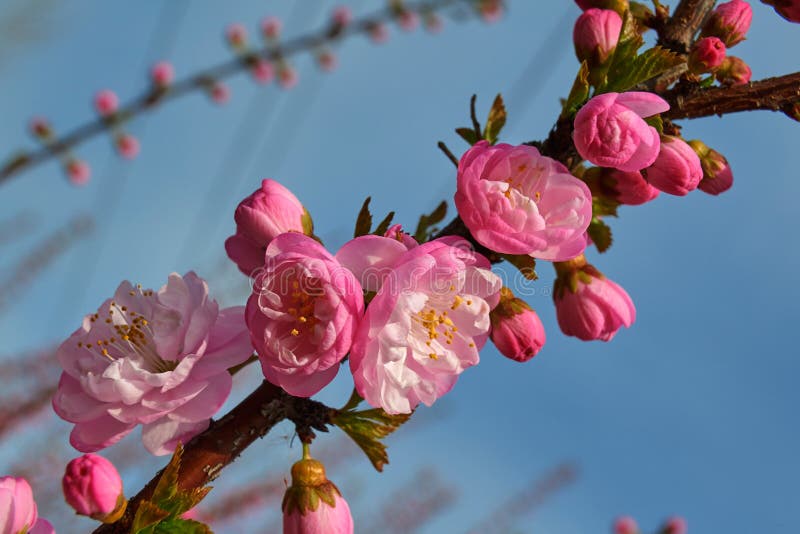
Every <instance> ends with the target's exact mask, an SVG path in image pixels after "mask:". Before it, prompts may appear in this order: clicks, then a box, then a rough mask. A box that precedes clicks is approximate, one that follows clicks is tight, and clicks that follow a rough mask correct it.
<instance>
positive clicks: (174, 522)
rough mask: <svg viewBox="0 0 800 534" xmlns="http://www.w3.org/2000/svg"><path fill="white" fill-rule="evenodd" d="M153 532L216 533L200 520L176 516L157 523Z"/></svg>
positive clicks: (177, 533) (165, 533)
mask: <svg viewBox="0 0 800 534" xmlns="http://www.w3.org/2000/svg"><path fill="white" fill-rule="evenodd" d="M153 534H214V531H213V530H211V529H210V528H209V527H208V525H205V524H203V523H201V522H199V521H194V520H192V519H181V518H175V519H169V520H167V521H162V522H161V523H159V524H158V525H156V526H155V529H154V530H153Z"/></svg>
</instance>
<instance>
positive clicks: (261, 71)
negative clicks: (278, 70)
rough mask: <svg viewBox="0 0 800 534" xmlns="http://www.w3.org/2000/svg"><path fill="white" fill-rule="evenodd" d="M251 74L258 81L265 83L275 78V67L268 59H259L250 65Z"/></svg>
mask: <svg viewBox="0 0 800 534" xmlns="http://www.w3.org/2000/svg"><path fill="white" fill-rule="evenodd" d="M250 74H251V75H252V76H253V79H254V80H255V81H256V82H258V83H260V84H262V85H264V84H268V83H269V82H271V81H272V80H273V79H274V78H275V69H274V68H273V67H272V63H270V62H269V61H267V60H266V59H258V60H256V62H255V64H254V65H253V66H252V67H250Z"/></svg>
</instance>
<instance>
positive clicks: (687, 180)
mask: <svg viewBox="0 0 800 534" xmlns="http://www.w3.org/2000/svg"><path fill="white" fill-rule="evenodd" d="M645 178H646V179H647V181H648V182H650V185H652V186H653V187H655V188H657V189H660V190H661V191H663V192H664V193H669V194H670V195H677V196H684V195H686V194H688V193H689V191H694V190H695V189H697V185H698V184H699V183H700V180H701V179H702V178H703V168H702V167H701V165H700V158H699V157H697V154H695V152H694V150H692V147H690V146H689V145H688V144H687V143H686V141H684V140H683V139H680V138H678V137H673V136H670V135H665V136H663V137H662V138H661V150H660V151H659V153H658V158H657V159H656V161H655V162H654V163H653V165H651V166H650V167H648V168H647V169H646V170H645Z"/></svg>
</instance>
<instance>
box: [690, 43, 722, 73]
mask: <svg viewBox="0 0 800 534" xmlns="http://www.w3.org/2000/svg"><path fill="white" fill-rule="evenodd" d="M725 52H726V49H725V43H723V42H722V40H721V39H719V38H718V37H703V38H702V39H700V40H699V41H697V42H696V43H695V44H694V46H693V47H692V50H691V51H690V52H689V70H690V71H691V72H693V73H694V74H703V73H704V72H713V71H714V70H716V69H717V67H719V66H720V65H722V62H723V61H724V60H725Z"/></svg>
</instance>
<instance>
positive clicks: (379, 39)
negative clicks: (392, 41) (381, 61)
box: [369, 22, 389, 44]
mask: <svg viewBox="0 0 800 534" xmlns="http://www.w3.org/2000/svg"><path fill="white" fill-rule="evenodd" d="M369 38H370V39H371V40H372V42H373V43H375V44H383V43H385V42H386V41H388V40H389V28H388V27H387V26H386V24H384V23H382V22H376V23H375V24H373V25H371V26H370V27H369Z"/></svg>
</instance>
